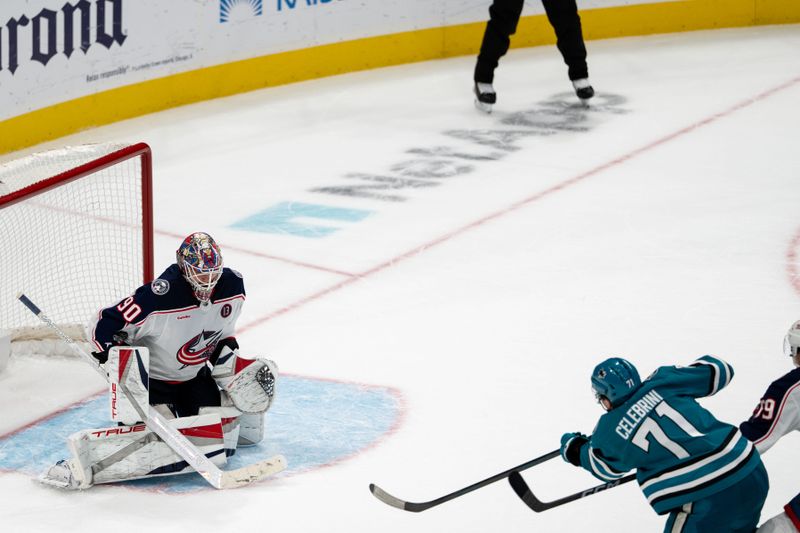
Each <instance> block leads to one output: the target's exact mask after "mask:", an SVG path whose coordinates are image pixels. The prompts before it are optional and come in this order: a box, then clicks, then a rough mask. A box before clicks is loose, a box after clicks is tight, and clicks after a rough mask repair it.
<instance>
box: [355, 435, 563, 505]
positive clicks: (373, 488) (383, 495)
mask: <svg viewBox="0 0 800 533" xmlns="http://www.w3.org/2000/svg"><path fill="white" fill-rule="evenodd" d="M559 455H560V451H559V450H555V451H552V452H550V453H546V454H544V455H542V456H541V457H537V458H536V459H531V460H530V461H528V462H527V463H522V464H521V465H518V466H515V467H514V468H510V469H508V470H506V471H504V472H500V473H499V474H495V475H493V476H491V477H488V478H486V479H484V480H483V481H479V482H477V483H473V484H472V485H469V486H468V487H464V488H463V489H459V490H457V491H455V492H451V493H450V494H446V495H445V496H442V497H441V498H436V499H435V500H430V501H427V502H407V501H405V500H401V499H400V498H396V497H394V496H392V495H391V494H389V493H388V492H386V491H385V490H383V489H382V488H380V487H379V486H377V485H375V484H374V483H370V485H369V490H370V492H372V494H373V495H374V496H375V497H376V498H378V499H379V500H380V501H382V502H383V503H385V504H386V505H391V506H392V507H397V508H398V509H402V510H404V511H410V512H412V513H419V512H421V511H424V510H426V509H430V508H431V507H436V506H437V505H440V504H442V503H445V502H449V501H450V500H452V499H454V498H458V497H459V496H463V495H464V494H468V493H470V492H472V491H474V490H477V489H479V488H481V487H485V486H486V485H489V484H491V483H494V482H495V481H499V480H501V479H503V478H506V477H508V476H509V474H515V473H517V472H521V471H523V470H526V469H528V468H530V467H532V466H536V465H538V464H540V463H544V462H545V461H549V460H550V459H552V458H553V457H558V456H559Z"/></svg>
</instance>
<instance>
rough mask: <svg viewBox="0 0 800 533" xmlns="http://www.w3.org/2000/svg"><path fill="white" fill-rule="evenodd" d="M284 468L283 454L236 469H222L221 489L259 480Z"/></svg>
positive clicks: (233, 487) (241, 485)
mask: <svg viewBox="0 0 800 533" xmlns="http://www.w3.org/2000/svg"><path fill="white" fill-rule="evenodd" d="M285 468H286V458H285V457H284V456H283V455H274V456H272V457H270V458H269V459H266V460H264V461H260V462H258V463H253V464H251V465H247V466H243V467H242V468H237V469H236V470H223V471H222V477H221V479H220V488H221V489H235V488H238V487H243V486H245V485H249V484H250V483H254V482H256V481H261V480H262V479H265V478H268V477H270V476H274V475H275V474H277V473H278V472H282V471H283V470H284V469H285Z"/></svg>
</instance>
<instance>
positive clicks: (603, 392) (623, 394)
mask: <svg viewBox="0 0 800 533" xmlns="http://www.w3.org/2000/svg"><path fill="white" fill-rule="evenodd" d="M641 384H642V380H641V378H640V377H639V372H638V371H637V370H636V367H635V366H633V364H632V363H631V362H630V361H627V360H625V359H622V358H621V357H611V358H610V359H606V360H605V361H603V362H602V363H600V364H599V365H597V366H596V367H594V371H592V389H593V390H594V394H595V396H596V397H597V400H598V401H600V399H601V398H607V399H608V401H609V402H611V406H612V407H617V406H619V405H621V404H622V403H624V402H625V400H627V399H628V398H630V397H631V395H632V394H633V393H634V392H636V389H638V388H639V386H640V385H641Z"/></svg>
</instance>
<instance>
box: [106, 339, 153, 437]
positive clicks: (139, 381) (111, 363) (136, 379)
mask: <svg viewBox="0 0 800 533" xmlns="http://www.w3.org/2000/svg"><path fill="white" fill-rule="evenodd" d="M106 370H107V371H108V386H109V408H110V411H111V420H113V421H115V422H122V423H123V424H125V425H128V426H132V425H135V424H138V423H141V422H142V417H141V416H139V413H138V412H137V411H136V408H135V407H134V404H135V405H147V404H148V399H149V398H148V395H149V393H148V389H149V383H150V377H149V370H150V351H149V350H148V349H147V348H143V347H120V346H115V347H113V348H111V350H109V353H108V362H107V363H106ZM128 395H130V397H128Z"/></svg>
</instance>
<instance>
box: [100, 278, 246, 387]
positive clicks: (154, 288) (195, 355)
mask: <svg viewBox="0 0 800 533" xmlns="http://www.w3.org/2000/svg"><path fill="white" fill-rule="evenodd" d="M244 300H245V292H244V282H243V280H242V276H241V275H240V274H239V273H238V272H236V271H235V270H231V269H229V268H225V269H224V270H223V273H222V276H221V277H220V280H219V281H218V282H217V285H216V286H215V287H214V292H213V294H212V295H211V299H210V300H209V301H208V302H207V303H205V304H202V305H201V304H200V302H199V301H198V300H197V298H195V296H194V293H193V292H192V288H191V286H190V285H189V283H188V282H187V281H186V280H185V279H184V278H183V275H182V274H181V272H180V269H179V268H178V265H175V264H173V265H172V266H170V267H169V268H168V269H167V270H165V271H164V273H163V274H161V276H160V277H159V278H158V279H156V280H154V281H153V282H152V283H149V284H147V285H143V286H141V287H139V288H138V289H137V290H136V292H135V293H134V294H133V296H129V297H127V298H126V299H124V300H122V301H121V302H119V303H118V304H117V305H114V306H111V307H107V308H105V309H102V310H101V311H100V313H99V316H98V317H97V321H96V323H95V324H94V326H93V327H92V328H91V335H90V337H89V338H91V339H92V342H93V343H94V345H95V347H96V348H97V349H98V350H107V349H108V348H109V347H111V346H114V345H115V344H117V342H116V341H115V339H114V337H115V335H116V336H117V337H119V332H123V334H124V335H127V338H126V339H125V341H124V342H125V344H128V345H130V346H146V347H147V348H149V349H150V377H152V378H155V379H158V380H162V381H171V382H182V381H188V380H190V379H192V378H193V377H195V376H196V375H197V373H198V372H199V371H200V369H201V368H203V366H205V364H206V361H208V358H209V357H210V356H211V354H212V353H213V352H214V349H215V348H216V346H217V343H218V342H219V341H220V340H222V339H225V338H228V337H233V333H234V329H235V326H236V320H237V319H238V318H239V314H240V313H241V310H242V304H243V303H244ZM124 335H123V336H124Z"/></svg>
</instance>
